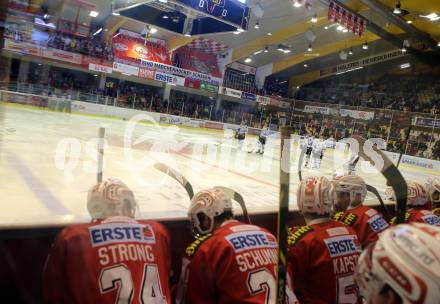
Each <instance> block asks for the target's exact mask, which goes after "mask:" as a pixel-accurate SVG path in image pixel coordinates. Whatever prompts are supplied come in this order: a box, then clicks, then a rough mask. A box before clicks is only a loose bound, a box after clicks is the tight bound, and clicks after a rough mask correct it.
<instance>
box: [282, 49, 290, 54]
mask: <svg viewBox="0 0 440 304" xmlns="http://www.w3.org/2000/svg"><path fill="white" fill-rule="evenodd" d="M290 52H291V50H289V49H285V50H283V53H284V54H289V53H290Z"/></svg>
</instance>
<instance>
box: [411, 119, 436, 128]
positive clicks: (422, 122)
mask: <svg viewBox="0 0 440 304" xmlns="http://www.w3.org/2000/svg"><path fill="white" fill-rule="evenodd" d="M414 125H415V126H420V127H429V128H440V119H435V118H430V117H416V118H415V119H414Z"/></svg>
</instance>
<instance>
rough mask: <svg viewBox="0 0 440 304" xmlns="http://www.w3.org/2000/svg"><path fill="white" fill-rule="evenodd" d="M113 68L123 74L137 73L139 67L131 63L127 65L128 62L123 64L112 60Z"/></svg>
mask: <svg viewBox="0 0 440 304" xmlns="http://www.w3.org/2000/svg"><path fill="white" fill-rule="evenodd" d="M113 70H114V71H117V72H120V73H122V74H125V75H136V76H138V75H139V68H138V67H135V66H132V65H128V64H123V63H119V62H113Z"/></svg>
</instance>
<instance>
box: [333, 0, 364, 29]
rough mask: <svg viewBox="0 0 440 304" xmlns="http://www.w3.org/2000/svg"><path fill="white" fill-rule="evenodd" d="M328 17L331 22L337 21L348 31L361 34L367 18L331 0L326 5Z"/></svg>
mask: <svg viewBox="0 0 440 304" xmlns="http://www.w3.org/2000/svg"><path fill="white" fill-rule="evenodd" d="M328 19H329V20H330V21H332V22H336V23H339V24H340V25H341V26H343V27H344V28H346V29H347V30H348V31H350V32H352V33H354V34H356V35H359V36H362V35H363V34H364V33H365V29H366V27H367V20H366V19H363V18H362V17H359V16H358V15H356V14H353V13H352V12H350V11H348V10H346V9H345V8H343V7H341V6H339V5H338V4H336V3H335V2H333V1H330V3H329V7H328Z"/></svg>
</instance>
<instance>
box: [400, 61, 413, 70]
mask: <svg viewBox="0 0 440 304" xmlns="http://www.w3.org/2000/svg"><path fill="white" fill-rule="evenodd" d="M409 67H411V64H410V63H409V62H407V63H403V64H401V65H400V68H401V69H407V68H409Z"/></svg>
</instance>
